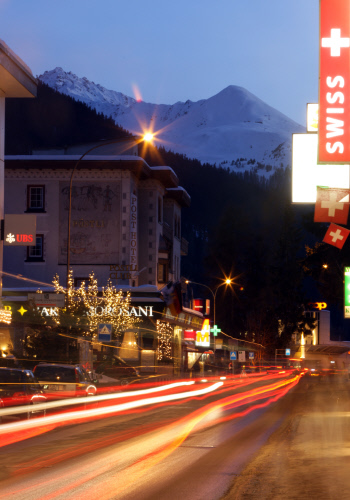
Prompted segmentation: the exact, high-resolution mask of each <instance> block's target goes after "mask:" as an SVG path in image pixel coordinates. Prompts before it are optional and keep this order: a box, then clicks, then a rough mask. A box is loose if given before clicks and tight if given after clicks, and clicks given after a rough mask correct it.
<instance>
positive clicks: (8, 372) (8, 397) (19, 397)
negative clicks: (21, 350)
mask: <svg viewBox="0 0 350 500" xmlns="http://www.w3.org/2000/svg"><path fill="white" fill-rule="evenodd" d="M46 401H47V397H46V396H45V394H44V391H43V390H42V388H41V386H40V384H39V382H38V380H37V379H36V378H35V376H34V375H33V372H32V371H30V370H22V369H20V368H0V408H8V407H11V406H27V405H33V406H34V405H35V404H38V403H45V402H46ZM39 413H40V414H41V415H45V410H41V411H40V412H38V411H35V409H34V408H33V410H31V411H26V413H24V414H23V415H22V416H24V417H25V418H30V417H31V416H34V415H36V414H39ZM0 421H1V415H0Z"/></svg>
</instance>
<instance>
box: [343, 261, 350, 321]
mask: <svg viewBox="0 0 350 500" xmlns="http://www.w3.org/2000/svg"><path fill="white" fill-rule="evenodd" d="M344 318H350V267H346V268H345V269H344Z"/></svg>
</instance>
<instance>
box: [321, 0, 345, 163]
mask: <svg viewBox="0 0 350 500" xmlns="http://www.w3.org/2000/svg"><path fill="white" fill-rule="evenodd" d="M319 77H320V78H319V115H318V163H327V164H328V163H345V164H347V163H350V2H349V0H320V73H319Z"/></svg>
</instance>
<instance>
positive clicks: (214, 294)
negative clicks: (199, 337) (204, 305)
mask: <svg viewBox="0 0 350 500" xmlns="http://www.w3.org/2000/svg"><path fill="white" fill-rule="evenodd" d="M185 283H187V284H189V283H193V284H194V285H199V286H204V287H205V288H207V289H208V290H209V291H210V293H211V294H212V296H213V305H214V314H213V318H214V327H215V325H216V319H215V318H216V294H217V292H218V290H219V288H220V287H221V286H223V285H226V286H229V285H232V283H233V279H232V278H226V279H225V281H224V282H223V283H220V285H218V286H216V287H215V289H214V291H213V289H212V288H210V287H209V286H208V285H205V284H204V283H197V282H196V281H191V280H186V282H185Z"/></svg>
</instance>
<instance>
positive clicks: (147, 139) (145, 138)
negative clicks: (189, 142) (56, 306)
mask: <svg viewBox="0 0 350 500" xmlns="http://www.w3.org/2000/svg"><path fill="white" fill-rule="evenodd" d="M153 138H154V134H152V133H150V132H147V133H145V134H144V135H143V136H139V137H135V136H132V137H123V138H119V139H112V140H110V141H106V142H103V143H101V144H97V145H96V146H93V147H92V148H90V149H88V150H87V151H85V153H84V154H82V155H81V156H80V158H79V160H78V161H77V162H76V164H75V165H74V167H73V170H72V174H71V176H70V183H69V194H68V197H69V205H68V235H67V276H66V287H67V290H68V288H69V268H70V237H71V215H72V185H73V177H74V174H75V171H76V170H77V168H78V166H79V164H80V162H81V160H82V159H83V158H84V157H85V156H86V155H88V154H89V153H91V151H94V150H95V149H98V148H101V147H103V146H108V145H110V144H116V143H118V142H125V141H128V140H131V139H136V144H140V143H141V142H152V140H153Z"/></svg>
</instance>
